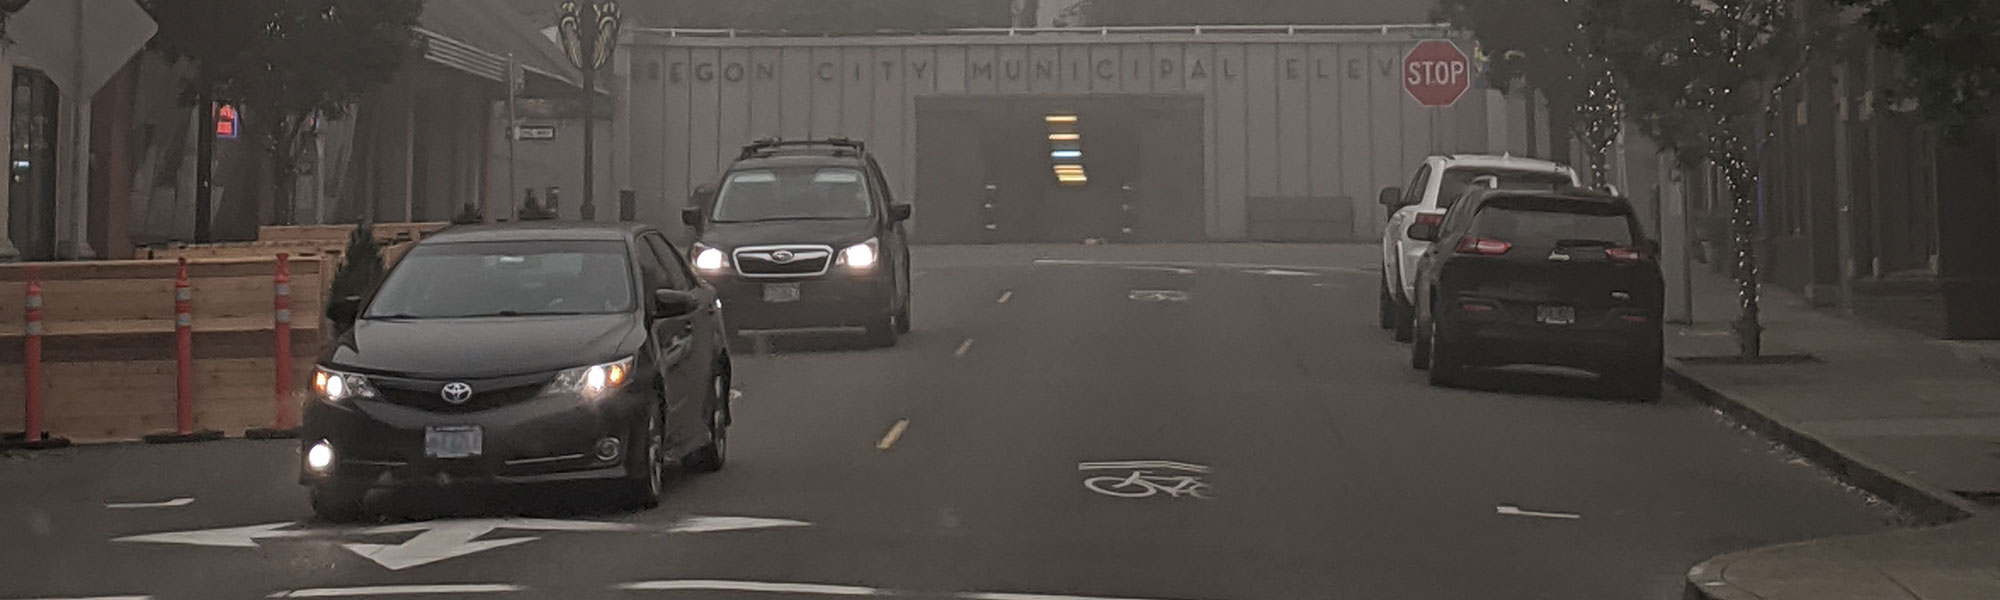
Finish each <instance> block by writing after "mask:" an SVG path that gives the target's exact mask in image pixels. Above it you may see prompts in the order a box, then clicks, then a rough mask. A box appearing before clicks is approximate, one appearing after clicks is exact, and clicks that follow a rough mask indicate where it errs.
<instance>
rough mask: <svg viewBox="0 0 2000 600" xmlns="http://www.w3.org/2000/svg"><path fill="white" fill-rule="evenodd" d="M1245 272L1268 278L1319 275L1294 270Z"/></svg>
mask: <svg viewBox="0 0 2000 600" xmlns="http://www.w3.org/2000/svg"><path fill="white" fill-rule="evenodd" d="M1243 272H1245V273H1249V274H1251V275H1263V276H1267V277H1318V276H1319V274H1318V273H1308V272H1305V271H1298V270H1293V269H1246V270H1244V271H1243Z"/></svg>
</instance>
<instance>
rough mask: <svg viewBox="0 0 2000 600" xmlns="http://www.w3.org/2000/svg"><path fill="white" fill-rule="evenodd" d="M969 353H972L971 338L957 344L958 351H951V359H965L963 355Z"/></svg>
mask: <svg viewBox="0 0 2000 600" xmlns="http://www.w3.org/2000/svg"><path fill="white" fill-rule="evenodd" d="M971 351H972V338H965V341H964V342H960V343H959V344H958V349H957V350H953V351H952V353H951V356H952V358H965V353H967V352H971Z"/></svg>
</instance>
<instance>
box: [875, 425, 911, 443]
mask: <svg viewBox="0 0 2000 600" xmlns="http://www.w3.org/2000/svg"><path fill="white" fill-rule="evenodd" d="M909 428H910V420H909V419H897V420H896V424H895V425H890V426H889V433H885V434H882V441H880V442H875V449H876V450H888V449H889V447H890V446H894V445H896V440H900V439H903V430H905V429H909Z"/></svg>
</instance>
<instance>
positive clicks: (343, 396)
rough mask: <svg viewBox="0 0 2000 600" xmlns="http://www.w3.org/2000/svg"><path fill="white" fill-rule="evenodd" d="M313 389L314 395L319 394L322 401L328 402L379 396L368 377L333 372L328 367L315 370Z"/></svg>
mask: <svg viewBox="0 0 2000 600" xmlns="http://www.w3.org/2000/svg"><path fill="white" fill-rule="evenodd" d="M312 388H313V393H315V394H319V398H320V399H321V400H326V401H328V402H341V401H344V400H351V399H354V398H374V397H376V396H377V395H378V394H376V393H375V386H373V385H370V384H369V383H368V378H367V377H362V376H360V375H355V374H353V373H342V372H340V371H333V370H329V369H327V368H326V367H315V368H314V369H313V379H312Z"/></svg>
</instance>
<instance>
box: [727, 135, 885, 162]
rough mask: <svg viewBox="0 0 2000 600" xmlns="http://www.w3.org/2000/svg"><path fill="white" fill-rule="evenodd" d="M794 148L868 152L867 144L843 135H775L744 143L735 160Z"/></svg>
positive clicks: (850, 153)
mask: <svg viewBox="0 0 2000 600" xmlns="http://www.w3.org/2000/svg"><path fill="white" fill-rule="evenodd" d="M794 148H801V149H803V148H832V149H833V153H834V155H836V156H861V155H862V154H864V153H867V152H868V144H866V143H864V142H862V141H860V140H855V139H849V138H844V137H836V138H821V139H806V140H783V139H778V138H775V137H767V138H764V139H761V140H757V141H754V142H750V143H748V144H744V145H743V151H742V152H741V153H739V154H737V156H736V160H748V159H752V158H759V157H765V156H771V155H773V154H776V153H777V152H778V151H780V150H785V149H794Z"/></svg>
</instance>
